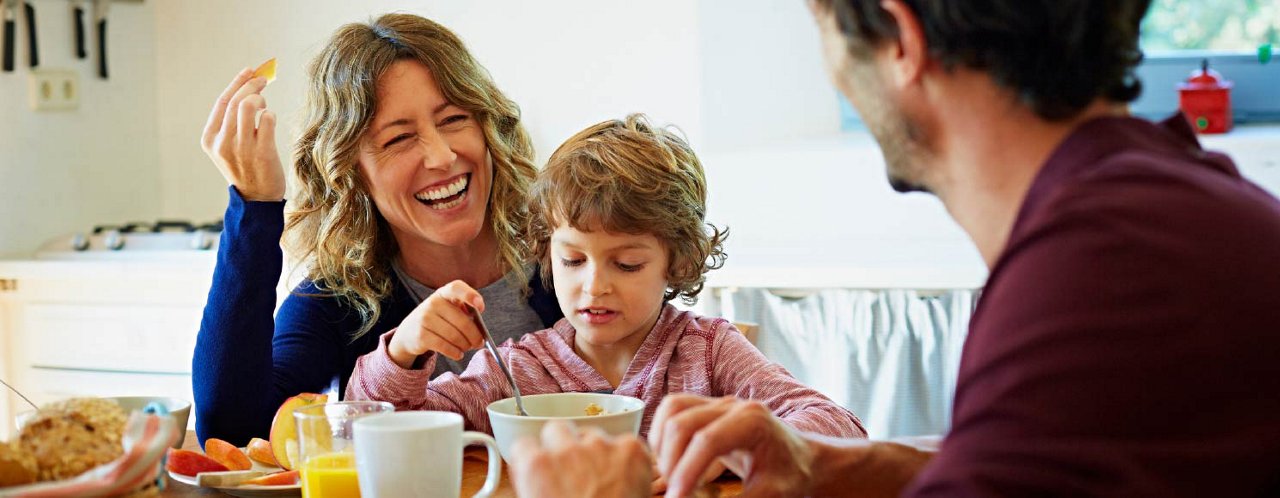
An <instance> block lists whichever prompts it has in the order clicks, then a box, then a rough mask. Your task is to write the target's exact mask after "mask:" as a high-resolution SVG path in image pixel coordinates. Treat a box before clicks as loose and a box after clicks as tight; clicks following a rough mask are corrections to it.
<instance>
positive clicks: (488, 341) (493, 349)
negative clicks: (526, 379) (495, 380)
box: [467, 304, 529, 417]
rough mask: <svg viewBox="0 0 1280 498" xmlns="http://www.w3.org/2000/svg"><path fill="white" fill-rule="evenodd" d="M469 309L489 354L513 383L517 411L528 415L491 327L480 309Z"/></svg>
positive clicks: (521, 414) (512, 391)
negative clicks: (482, 335)
mask: <svg viewBox="0 0 1280 498" xmlns="http://www.w3.org/2000/svg"><path fill="white" fill-rule="evenodd" d="M467 309H468V310H470V311H471V319H472V320H474V321H475V322H476V327H478V328H479V329H480V333H482V334H484V347H485V349H488V350H489V354H491V355H493V359H494V361H497V362H498V368H499V369H501V370H502V375H505V376H507V382H510V383H511V393H512V394H514V395H515V398H516V411H517V412H519V415H520V416H522V417H528V416H529V412H526V411H524V400H522V399H520V386H519V385H518V384H516V378H515V376H514V375H511V369H509V368H507V361H506V360H504V359H502V355H500V354H498V345H497V344H495V343H494V342H493V336H492V335H489V327H486V326H485V325H484V320H483V319H481V318H480V311H479V310H476V308H475V307H474V306H471V305H470V304H468V305H467Z"/></svg>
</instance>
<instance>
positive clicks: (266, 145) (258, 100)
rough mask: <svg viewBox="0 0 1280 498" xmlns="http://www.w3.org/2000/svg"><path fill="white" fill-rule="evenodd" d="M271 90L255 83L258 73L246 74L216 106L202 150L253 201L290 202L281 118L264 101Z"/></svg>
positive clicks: (246, 71)
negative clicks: (279, 140) (280, 146)
mask: <svg viewBox="0 0 1280 498" xmlns="http://www.w3.org/2000/svg"><path fill="white" fill-rule="evenodd" d="M266 86H267V80H266V79H265V78H262V77H254V76H253V70H252V69H249V68H245V69H242V70H241V71H240V72H239V73H238V74H236V77H235V78H233V79H232V80H231V84H230V85H227V88H226V90H223V91H222V95H220V96H218V101H217V102H214V104H213V110H212V111H210V112H209V121H208V123H206V124H205V126H204V135H203V136H201V137H200V146H201V148H203V149H204V153H205V154H207V155H208V156H209V158H210V159H213V163H214V164H216V165H217V166H218V171H221V172H222V176H223V177H224V178H226V179H227V183H229V184H231V185H232V186H234V187H235V188H236V190H237V191H239V192H240V196H241V197H244V198H245V200H250V201H278V200H281V199H284V188H285V182H284V168H283V167H282V166H281V163H280V155H279V153H277V152H276V115H275V113H273V112H271V111H269V110H267V99H265V98H263V97H262V89H263V88H266ZM260 111H261V113H262V116H261V118H259V117H258V113H259V112H260ZM255 122H256V125H255Z"/></svg>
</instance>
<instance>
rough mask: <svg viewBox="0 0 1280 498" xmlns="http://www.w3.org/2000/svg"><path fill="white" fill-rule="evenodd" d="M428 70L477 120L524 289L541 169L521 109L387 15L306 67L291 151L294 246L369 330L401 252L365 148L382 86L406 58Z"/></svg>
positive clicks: (493, 216)
mask: <svg viewBox="0 0 1280 498" xmlns="http://www.w3.org/2000/svg"><path fill="white" fill-rule="evenodd" d="M405 59H408V60H416V61H420V62H422V63H423V64H425V65H426V66H427V68H428V69H430V70H431V73H432V74H433V75H434V76H435V79H436V82H437V84H439V85H440V91H441V93H443V94H444V96H445V98H446V99H447V100H448V101H449V102H450V103H452V104H454V105H457V106H459V107H461V108H463V109H465V110H466V111H468V112H470V113H471V114H472V116H474V117H475V119H476V121H477V122H478V123H479V124H480V127H481V129H482V130H483V131H484V138H485V141H486V143H487V145H488V148H489V154H490V156H491V157H492V159H493V170H494V172H493V177H494V178H493V188H492V190H491V192H490V196H489V204H488V209H487V211H486V217H487V219H488V222H489V223H490V224H491V226H492V228H493V232H494V235H495V237H496V239H497V241H498V246H499V262H498V263H499V266H500V268H501V269H502V271H503V272H504V273H506V272H514V273H515V275H514V278H515V279H516V280H518V282H519V285H525V284H526V283H527V275H526V274H525V271H526V270H525V266H524V261H525V255H526V254H527V250H528V248H527V246H526V244H525V238H526V237H525V235H526V230H527V226H528V218H529V212H528V207H527V201H528V192H529V185H530V183H531V182H532V181H533V177H534V175H535V174H536V173H537V168H535V167H534V165H533V158H534V152H533V144H532V141H531V140H530V139H529V135H528V133H527V132H526V131H525V129H524V126H523V125H522V124H521V123H520V109H519V107H517V106H516V104H515V102H512V101H511V100H510V99H508V98H507V97H506V96H505V95H503V93H502V92H501V91H499V90H498V88H497V86H495V85H494V84H493V81H492V80H491V79H490V76H489V73H488V72H487V71H486V70H485V69H484V68H483V67H481V66H480V64H479V63H477V62H476V61H475V59H473V58H472V57H471V53H470V52H468V51H467V48H466V47H465V46H464V45H463V43H462V40H460V39H458V37H457V35H454V34H453V32H451V31H449V30H448V29H447V28H445V27H444V26H441V25H439V24H437V23H435V22H432V21H430V20H428V19H425V18H422V17H419V16H416V15H412V14H386V15H383V16H381V17H379V18H377V19H376V20H374V21H372V22H370V23H352V24H348V25H345V26H343V27H341V28H339V29H338V31H337V32H336V33H334V35H333V37H332V38H331V39H330V40H329V43H328V44H327V45H325V47H324V49H323V50H321V52H320V54H319V55H317V56H316V58H315V59H314V60H312V62H311V65H310V66H309V68H308V73H309V74H308V76H309V77H310V86H309V88H308V90H307V105H306V108H307V116H306V118H305V121H304V125H303V131H302V136H301V137H300V138H299V140H298V143H297V145H295V146H294V150H293V167H294V175H295V176H296V181H297V187H298V188H297V192H296V194H295V195H294V196H293V198H292V200H291V201H290V205H291V206H292V209H291V211H290V212H289V214H288V221H287V223H286V224H285V248H286V250H287V251H288V252H289V253H290V255H291V256H292V257H294V258H295V259H296V260H297V262H299V263H301V264H303V265H305V266H306V267H307V268H308V269H307V272H308V273H307V277H308V278H309V279H310V280H312V281H313V282H314V283H315V285H316V287H317V288H318V289H320V290H321V291H322V292H326V293H330V294H332V295H334V296H337V297H338V298H340V299H344V300H345V301H347V302H348V303H350V304H351V305H352V306H353V307H354V308H355V309H356V310H358V311H359V313H360V315H361V317H362V318H363V319H364V324H363V325H362V326H361V328H360V329H359V330H357V331H354V333H353V337H352V339H354V338H357V337H360V336H361V335H363V334H364V333H366V332H368V331H369V329H370V328H371V327H373V324H374V323H375V322H377V321H378V318H379V317H380V316H381V313H382V308H381V306H380V302H381V300H382V299H383V298H385V297H386V296H387V295H388V294H390V293H391V290H392V288H393V284H392V270H391V266H390V263H391V261H392V259H393V258H394V257H395V256H396V254H397V253H398V252H399V247H398V245H397V244H396V240H395V238H394V237H392V234H391V230H390V227H389V226H388V224H387V221H386V220H385V219H384V218H383V217H382V215H381V214H380V213H379V212H378V209H377V207H376V206H375V205H374V201H373V198H372V197H371V196H370V194H369V189H368V186H367V185H366V184H365V181H364V179H363V178H362V177H361V174H360V167H359V164H358V159H357V158H358V154H359V151H360V147H361V140H362V138H363V136H364V134H365V132H366V130H367V129H368V127H369V124H370V121H371V120H372V119H373V114H374V110H375V109H377V83H378V79H379V77H380V76H382V74H383V73H384V72H385V71H386V70H387V68H389V67H391V65H392V64H393V63H395V62H396V61H399V60H405Z"/></svg>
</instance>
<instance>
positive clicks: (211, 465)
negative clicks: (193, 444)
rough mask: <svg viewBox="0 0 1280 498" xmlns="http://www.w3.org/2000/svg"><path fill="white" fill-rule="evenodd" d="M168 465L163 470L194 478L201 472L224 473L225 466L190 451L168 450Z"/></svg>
mask: <svg viewBox="0 0 1280 498" xmlns="http://www.w3.org/2000/svg"><path fill="white" fill-rule="evenodd" d="M168 460H169V461H168V463H166V464H165V465H164V468H165V469H166V470H168V471H169V472H173V473H174V474H182V475H184V476H191V477H195V476H196V474H199V473H201V472H226V471H227V470H228V469H227V466H226V465H223V464H220V463H218V462H217V461H216V460H214V459H212V458H209V457H207V456H204V455H201V454H199V453H196V452H194V451H190V450H175V449H173V448H169V457H168Z"/></svg>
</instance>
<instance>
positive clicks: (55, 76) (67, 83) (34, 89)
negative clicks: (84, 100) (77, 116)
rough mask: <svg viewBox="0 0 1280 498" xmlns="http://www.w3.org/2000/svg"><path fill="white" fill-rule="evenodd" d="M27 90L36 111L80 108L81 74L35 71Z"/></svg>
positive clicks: (55, 70)
mask: <svg viewBox="0 0 1280 498" xmlns="http://www.w3.org/2000/svg"><path fill="white" fill-rule="evenodd" d="M27 81H28V84H27V88H28V89H29V92H28V93H29V94H30V96H31V109H32V110H34V111H66V110H71V109H76V108H79V107H80V74H79V73H77V72H75V71H73V70H70V69H33V70H31V75H30V77H29V78H28V80H27Z"/></svg>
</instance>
